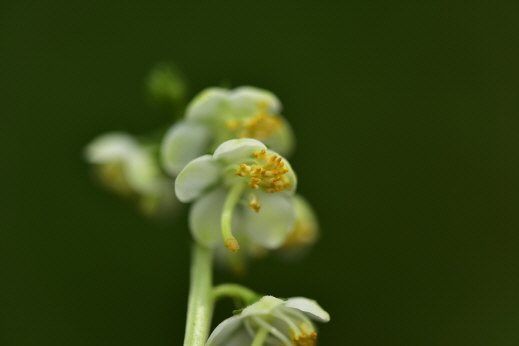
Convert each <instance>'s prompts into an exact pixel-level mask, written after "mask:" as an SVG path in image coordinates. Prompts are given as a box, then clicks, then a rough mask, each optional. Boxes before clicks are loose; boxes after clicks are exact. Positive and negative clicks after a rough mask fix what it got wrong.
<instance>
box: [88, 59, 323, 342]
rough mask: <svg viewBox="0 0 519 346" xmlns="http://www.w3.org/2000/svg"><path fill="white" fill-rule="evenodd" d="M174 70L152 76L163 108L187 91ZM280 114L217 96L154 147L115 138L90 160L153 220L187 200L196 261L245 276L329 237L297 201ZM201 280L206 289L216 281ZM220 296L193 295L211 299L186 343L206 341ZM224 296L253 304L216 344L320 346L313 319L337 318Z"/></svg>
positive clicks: (300, 305)
mask: <svg viewBox="0 0 519 346" xmlns="http://www.w3.org/2000/svg"><path fill="white" fill-rule="evenodd" d="M174 71H175V70H174V69H172V68H168V67H167V66H162V65H161V66H159V67H157V69H156V70H154V72H153V73H152V75H150V78H149V81H148V87H149V89H150V94H151V95H152V96H154V98H155V99H156V100H157V102H158V101H160V102H165V103H169V104H170V105H176V104H179V103H180V102H181V100H182V99H183V96H184V93H185V88H184V86H183V85H182V83H181V80H182V79H181V78H180V77H178V76H176V75H175V72H174ZM177 77H178V78H177ZM166 101H167V102H166ZM280 112H281V103H280V101H279V100H278V98H277V97H276V96H275V95H274V94H272V93H271V92H269V91H266V90H263V89H259V88H255V87H250V86H245V87H239V88H236V89H234V90H226V89H223V88H209V89H206V90H204V91H202V92H201V93H200V94H198V95H197V96H196V97H195V98H194V99H193V101H191V103H189V104H188V106H187V108H186V112H185V116H184V118H183V119H182V120H180V121H178V122H177V123H175V124H173V125H172V126H171V128H169V130H168V131H167V132H166V133H165V135H164V136H163V138H162V139H161V141H160V142H155V143H151V144H146V145H145V144H143V143H142V142H141V141H139V140H137V139H136V138H135V137H133V136H131V135H129V134H126V133H120V132H113V133H108V134H105V135H102V136H99V137H98V138H96V139H94V140H93V141H92V142H91V143H90V144H89V145H88V146H87V147H86V150H85V158H86V160H87V161H88V162H89V163H90V164H92V166H93V168H94V172H95V175H96V177H97V178H98V180H99V181H100V182H101V183H102V184H103V185H104V186H106V187H107V188H108V189H110V190H111V191H113V192H115V193H116V194H117V195H119V196H121V197H123V198H125V199H129V200H131V201H133V202H135V203H136V204H137V206H138V207H139V209H140V210H141V211H142V212H143V213H144V214H146V215H148V216H157V215H165V214H173V213H175V210H176V209H178V201H180V202H184V203H191V202H192V205H191V207H190V210H189V228H190V231H191V234H192V236H193V238H194V240H195V243H196V244H197V246H196V247H195V250H196V249H198V250H197V251H195V253H204V251H209V253H210V254H211V255H200V256H202V257H203V258H209V259H211V260H212V258H216V261H217V262H219V263H220V264H223V265H224V266H228V267H230V268H231V269H232V270H233V271H234V272H235V273H243V272H244V270H243V269H244V267H245V264H244V263H245V260H246V259H247V258H249V257H261V256H264V255H266V254H268V253H270V252H275V253H276V254H278V255H280V256H282V257H293V258H296V257H299V256H301V255H303V254H304V253H306V252H307V251H308V250H309V249H310V248H311V246H312V245H313V244H314V243H315V241H316V239H317V238H318V236H319V225H318V222H317V218H316V216H315V214H314V212H313V209H312V208H311V206H310V204H309V203H308V202H307V201H306V200H305V199H304V198H303V197H302V196H300V195H298V194H297V193H296V190H297V187H298V181H297V176H296V174H295V171H294V169H293V168H292V166H291V165H290V163H289V161H288V160H287V156H289V155H290V154H291V153H292V151H293V147H294V135H293V133H292V129H291V127H290V125H289V123H288V122H287V121H286V120H285V118H283V116H282V115H281V114H280ZM174 178H175V179H174ZM177 198H178V200H177ZM202 249H203V250H202ZM238 250H240V251H238ZM213 253H214V254H215V255H214V256H212V254H213ZM202 257H201V258H202ZM200 261H202V260H201V259H197V260H196V261H195V266H197V265H198V264H196V263H199V262H200ZM210 267H211V266H210V264H209V265H205V266H204V268H206V270H207V268H210ZM205 273H206V274H207V273H209V272H205ZM209 276H210V275H206V277H209ZM198 280H199V281H197V282H198V283H197V284H196V285H202V283H204V282H207V280H205V281H204V280H202V281H200V279H199V278H198ZM192 285H195V283H192ZM204 285H206V284H204ZM209 285H211V284H210V283H209ZM222 286H223V288H222ZM192 288H193V286H192ZM217 288H218V287H194V288H193V289H192V291H191V292H192V293H191V294H192V295H193V296H190V306H191V305H192V304H197V303H196V301H197V295H200V296H199V297H198V298H200V299H201V300H200V302H199V303H198V304H199V305H198V306H197V307H195V308H191V307H190V309H189V311H190V312H189V313H188V323H187V327H188V329H187V331H186V341H185V345H190V346H202V345H203V342H205V341H206V337H207V329H205V328H208V323H209V322H210V320H209V318H210V317H208V316H211V315H212V311H207V309H208V306H209V305H211V304H209V303H208V301H207V299H208V297H209V296H210V290H211V289H212V290H213V294H214V295H216V290H217ZM204 290H205V291H204ZM198 292H201V293H198ZM204 292H205V293H204ZM208 292H209V293H208ZM218 292H219V295H220V296H228V297H231V298H234V299H235V300H236V301H240V300H241V301H242V302H243V303H245V305H248V306H246V307H245V308H244V309H241V310H239V311H237V312H236V314H235V316H233V317H231V318H228V319H227V320H225V321H223V322H222V323H221V324H220V325H218V327H216V329H215V330H214V331H213V332H212V333H211V335H210V336H209V338H208V339H207V342H206V344H205V345H206V346H233V345H236V346H242V345H254V346H259V345H263V344H268V345H280V346H314V345H316V344H317V338H318V335H317V331H316V328H315V326H314V324H313V322H312V320H316V321H321V322H327V321H329V319H330V317H329V315H328V313H327V312H326V311H324V310H323V309H322V308H321V307H320V306H319V305H318V304H317V303H316V302H315V301H313V300H310V299H307V298H302V297H296V298H290V299H279V298H275V297H273V296H263V297H261V298H260V296H258V295H257V294H256V293H254V292H253V291H251V290H249V289H247V288H245V287H241V286H239V285H234V284H227V285H225V284H224V285H220V290H219V291H218ZM251 292H252V293H251ZM191 311H193V312H191ZM204 311H205V313H204ZM204 316H205V317H204ZM203 324H205V326H202V327H200V329H198V330H196V331H193V330H192V328H195V327H194V326H197V325H203ZM189 333H192V334H193V335H195V336H196V337H193V338H194V339H193V338H190V337H189ZM200 335H202V337H201V338H200V337H199V336H200ZM195 339H196V340H197V341H192V340H195ZM200 340H202V342H201V341H200Z"/></svg>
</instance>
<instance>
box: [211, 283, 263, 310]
mask: <svg viewBox="0 0 519 346" xmlns="http://www.w3.org/2000/svg"><path fill="white" fill-rule="evenodd" d="M223 297H231V298H239V299H241V300H242V301H243V302H244V303H245V305H250V304H253V303H255V302H256V301H257V300H258V299H259V298H261V295H259V294H257V293H256V292H254V291H253V290H251V289H248V288H247V287H245V286H242V285H238V284H221V285H218V286H216V287H214V288H213V299H214V301H215V302H216V301H217V300H219V299H221V298H223Z"/></svg>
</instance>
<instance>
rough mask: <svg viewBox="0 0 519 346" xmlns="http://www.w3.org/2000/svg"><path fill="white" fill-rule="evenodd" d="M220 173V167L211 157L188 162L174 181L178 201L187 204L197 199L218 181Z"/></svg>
mask: <svg viewBox="0 0 519 346" xmlns="http://www.w3.org/2000/svg"><path fill="white" fill-rule="evenodd" d="M220 171H221V167H220V165H219V164H218V162H216V160H214V159H213V157H212V156H211V155H204V156H201V157H199V158H197V159H194V160H193V161H191V162H189V163H188V164H187V166H186V167H185V168H184V169H183V170H182V172H180V174H179V175H178V177H177V179H176V180H175V192H176V194H177V197H178V199H179V200H180V201H181V202H184V203H187V202H191V201H192V200H194V199H195V198H198V197H199V196H200V195H201V194H202V193H203V192H205V190H206V189H207V188H209V187H210V186H211V185H213V184H215V183H216V182H217V181H218V180H219V179H220V175H221V172H220Z"/></svg>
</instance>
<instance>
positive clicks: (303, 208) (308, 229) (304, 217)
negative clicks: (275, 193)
mask: <svg viewBox="0 0 519 346" xmlns="http://www.w3.org/2000/svg"><path fill="white" fill-rule="evenodd" d="M293 203H294V206H295V216H296V220H295V223H294V229H293V230H292V232H291V233H290V235H289V236H288V237H287V238H286V240H285V242H284V243H283V245H282V246H281V247H280V248H279V249H278V250H276V253H277V254H278V255H280V256H281V257H284V258H287V259H296V258H299V257H301V256H303V255H305V254H306V253H307V252H308V250H310V248H311V247H312V245H314V244H315V242H316V241H317V239H318V237H319V223H318V221H317V217H316V215H315V213H314V211H313V209H312V207H311V206H310V204H309V203H308V201H307V200H306V199H305V198H303V196H301V195H299V194H295V195H294V197H293Z"/></svg>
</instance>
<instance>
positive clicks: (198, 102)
mask: <svg viewBox="0 0 519 346" xmlns="http://www.w3.org/2000/svg"><path fill="white" fill-rule="evenodd" d="M228 94H229V91H227V90H226V89H222V88H207V89H205V90H203V91H202V92H200V93H199V94H198V95H197V96H195V98H194V99H193V101H191V102H190V103H189V105H188V106H187V110H186V119H188V120H189V121H193V122H197V123H205V124H207V123H212V122H213V121H214V120H215V118H218V117H219V116H220V113H221V112H222V111H225V109H226V108H227V107H228Z"/></svg>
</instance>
